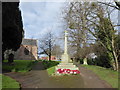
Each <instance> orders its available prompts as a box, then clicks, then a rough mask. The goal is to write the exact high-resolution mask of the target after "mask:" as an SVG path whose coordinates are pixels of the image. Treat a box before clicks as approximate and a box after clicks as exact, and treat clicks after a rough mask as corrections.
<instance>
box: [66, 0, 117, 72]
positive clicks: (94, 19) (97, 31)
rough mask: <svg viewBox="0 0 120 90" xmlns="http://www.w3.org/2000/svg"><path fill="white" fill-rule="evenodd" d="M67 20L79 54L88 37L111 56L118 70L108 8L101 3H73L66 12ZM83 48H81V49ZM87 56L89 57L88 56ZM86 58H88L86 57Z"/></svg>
mask: <svg viewBox="0 0 120 90" xmlns="http://www.w3.org/2000/svg"><path fill="white" fill-rule="evenodd" d="M65 20H66V22H67V26H68V28H69V32H70V35H71V38H72V39H71V41H72V40H73V41H72V42H71V43H72V44H74V45H76V46H75V47H76V48H77V50H78V51H77V52H78V55H79V51H80V49H81V48H85V47H86V45H87V40H88V37H87V36H88V35H92V39H94V40H95V41H96V42H99V43H100V44H101V45H102V46H103V47H104V48H105V49H106V50H107V52H108V53H109V54H111V55H110V57H112V58H111V61H112V64H113V63H115V68H114V69H115V70H118V59H117V57H118V55H117V53H116V47H115V31H116V30H115V29H114V25H113V23H112V21H111V18H110V11H109V10H108V7H106V6H105V5H103V4H99V3H94V2H92V3H89V2H72V3H70V6H69V8H68V9H67V10H66V16H65ZM80 46H81V47H80ZM86 56H87V55H86ZM85 58H86V57H85Z"/></svg>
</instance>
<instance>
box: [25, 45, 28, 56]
mask: <svg viewBox="0 0 120 90" xmlns="http://www.w3.org/2000/svg"><path fill="white" fill-rule="evenodd" d="M24 54H25V55H29V50H28V49H27V46H26V48H25V49H24Z"/></svg>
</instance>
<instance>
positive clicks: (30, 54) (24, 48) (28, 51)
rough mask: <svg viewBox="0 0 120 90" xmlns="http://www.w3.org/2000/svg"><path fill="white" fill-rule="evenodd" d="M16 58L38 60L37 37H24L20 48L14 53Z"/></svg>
mask: <svg viewBox="0 0 120 90" xmlns="http://www.w3.org/2000/svg"><path fill="white" fill-rule="evenodd" d="M14 59H15V60H38V45H37V40H36V39H23V41H22V44H21V46H20V48H19V49H18V50H17V51H16V52H15V53H14Z"/></svg>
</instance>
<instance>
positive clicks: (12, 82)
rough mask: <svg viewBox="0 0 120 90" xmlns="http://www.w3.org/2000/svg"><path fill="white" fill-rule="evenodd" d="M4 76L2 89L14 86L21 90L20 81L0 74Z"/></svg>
mask: <svg viewBox="0 0 120 90" xmlns="http://www.w3.org/2000/svg"><path fill="white" fill-rule="evenodd" d="M0 76H1V77H2V89H3V90H4V88H7V89H12V88H16V89H15V90H17V89H18V90H19V88H20V85H19V83H18V82H17V81H16V80H14V79H12V78H11V77H8V76H5V75H0Z"/></svg>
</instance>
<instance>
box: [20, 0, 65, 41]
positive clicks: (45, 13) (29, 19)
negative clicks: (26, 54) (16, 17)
mask: <svg viewBox="0 0 120 90" xmlns="http://www.w3.org/2000/svg"><path fill="white" fill-rule="evenodd" d="M63 6H64V3H63V2H20V6H19V8H20V10H21V14H22V21H23V29H24V31H25V38H35V39H39V38H40V37H41V36H42V35H44V34H45V33H47V32H48V31H53V32H54V33H56V35H58V34H59V33H60V32H61V31H62V30H63V27H62V23H61V21H62V18H61V15H62V10H63V9H62V8H63Z"/></svg>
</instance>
